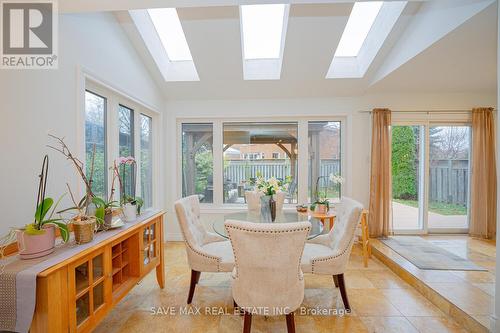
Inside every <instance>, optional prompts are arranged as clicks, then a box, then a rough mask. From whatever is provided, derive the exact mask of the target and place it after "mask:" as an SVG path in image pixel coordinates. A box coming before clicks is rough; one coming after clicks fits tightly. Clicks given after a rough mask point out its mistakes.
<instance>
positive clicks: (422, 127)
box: [391, 123, 471, 233]
mask: <svg viewBox="0 0 500 333" xmlns="http://www.w3.org/2000/svg"><path fill="white" fill-rule="evenodd" d="M470 144H471V129H470V127H469V126H467V125H442V124H439V125H437V124H432V123H425V124H409V125H407V124H404V125H393V126H392V161H391V162H392V163H391V164H392V196H393V201H392V220H393V228H394V230H395V232H396V233H433V232H441V233H442V232H450V233H451V232H467V230H468V227H469V223H468V207H469V178H470V167H469V161H470V150H471V149H470Z"/></svg>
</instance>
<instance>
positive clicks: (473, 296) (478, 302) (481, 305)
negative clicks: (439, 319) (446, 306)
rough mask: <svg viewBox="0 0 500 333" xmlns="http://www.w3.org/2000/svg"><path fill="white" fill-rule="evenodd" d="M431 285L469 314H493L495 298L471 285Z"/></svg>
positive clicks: (435, 283)
mask: <svg viewBox="0 0 500 333" xmlns="http://www.w3.org/2000/svg"><path fill="white" fill-rule="evenodd" d="M429 285H430V286H431V287H432V288H433V289H434V290H436V291H437V292H438V293H439V294H441V295H443V296H444V297H446V298H447V299H449V300H450V301H451V302H452V303H453V304H455V305H457V306H458V307H459V308H460V309H462V310H464V311H465V312H467V313H469V314H477V315H488V314H491V313H492V312H493V297H491V296H490V295H488V294H486V293H485V292H483V291H482V290H481V289H479V288H476V287H474V286H473V285H471V284H470V283H467V282H460V283H456V282H454V283H438V282H430V283H429Z"/></svg>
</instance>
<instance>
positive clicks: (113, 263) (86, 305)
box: [30, 212, 165, 333]
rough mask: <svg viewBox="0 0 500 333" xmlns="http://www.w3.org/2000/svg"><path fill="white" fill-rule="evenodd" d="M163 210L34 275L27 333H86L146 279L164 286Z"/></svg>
mask: <svg viewBox="0 0 500 333" xmlns="http://www.w3.org/2000/svg"><path fill="white" fill-rule="evenodd" d="M163 246H164V243H163V212H159V213H158V214H155V215H153V216H152V217H150V218H148V219H146V220H144V221H142V222H140V223H137V224H136V225H134V226H132V227H130V228H128V229H126V230H124V231H123V232H120V233H118V234H116V235H114V236H113V237H110V238H108V239H106V240H105V241H102V242H100V243H98V244H96V245H95V246H92V247H91V248H88V249H85V250H83V251H82V252H81V253H79V254H78V255H76V256H74V257H72V258H70V259H68V260H65V261H63V262H61V263H58V264H57V265H54V266H52V267H50V268H48V269H46V270H44V271H43V272H41V273H39V274H38V275H37V289H36V307H35V313H34V316H33V322H32V324H31V329H30V332H31V333H36V332H43V333H46V332H50V333H56V332H78V333H80V332H90V331H92V330H93V329H94V328H95V327H96V326H97V325H98V324H99V322H100V321H101V320H102V319H103V318H104V316H105V315H106V314H107V313H108V312H109V311H111V309H113V307H114V306H115V305H116V304H117V303H118V302H119V301H120V300H121V299H122V298H123V297H125V295H127V293H128V292H129V291H130V290H131V289H132V288H133V287H134V286H135V285H136V284H137V282H139V281H140V280H141V279H142V278H143V277H144V276H145V275H147V274H148V273H149V272H151V271H152V270H153V269H155V270H156V279H157V281H158V284H159V286H160V288H162V289H163V287H164V283H165V271H164V261H163Z"/></svg>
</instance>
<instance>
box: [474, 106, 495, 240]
mask: <svg viewBox="0 0 500 333" xmlns="http://www.w3.org/2000/svg"><path fill="white" fill-rule="evenodd" d="M494 133H495V129H494V124H493V108H474V109H472V176H471V190H470V192H471V212H470V228H469V232H470V234H471V236H476V237H483V238H492V237H494V236H495V234H496V214H497V211H496V200H497V199H496V198H497V189H496V183H497V177H496V164H495V134H494Z"/></svg>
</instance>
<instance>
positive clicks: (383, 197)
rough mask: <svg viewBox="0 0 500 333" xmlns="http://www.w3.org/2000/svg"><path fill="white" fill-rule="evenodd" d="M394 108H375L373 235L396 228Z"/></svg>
mask: <svg viewBox="0 0 500 333" xmlns="http://www.w3.org/2000/svg"><path fill="white" fill-rule="evenodd" d="M391 210H392V180H391V111H390V110H389V109H374V110H373V112H372V149H371V174H370V210H369V221H370V223H369V224H370V225H369V229H370V235H371V236H372V237H387V236H389V234H390V233H391V232H392V218H391Z"/></svg>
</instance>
